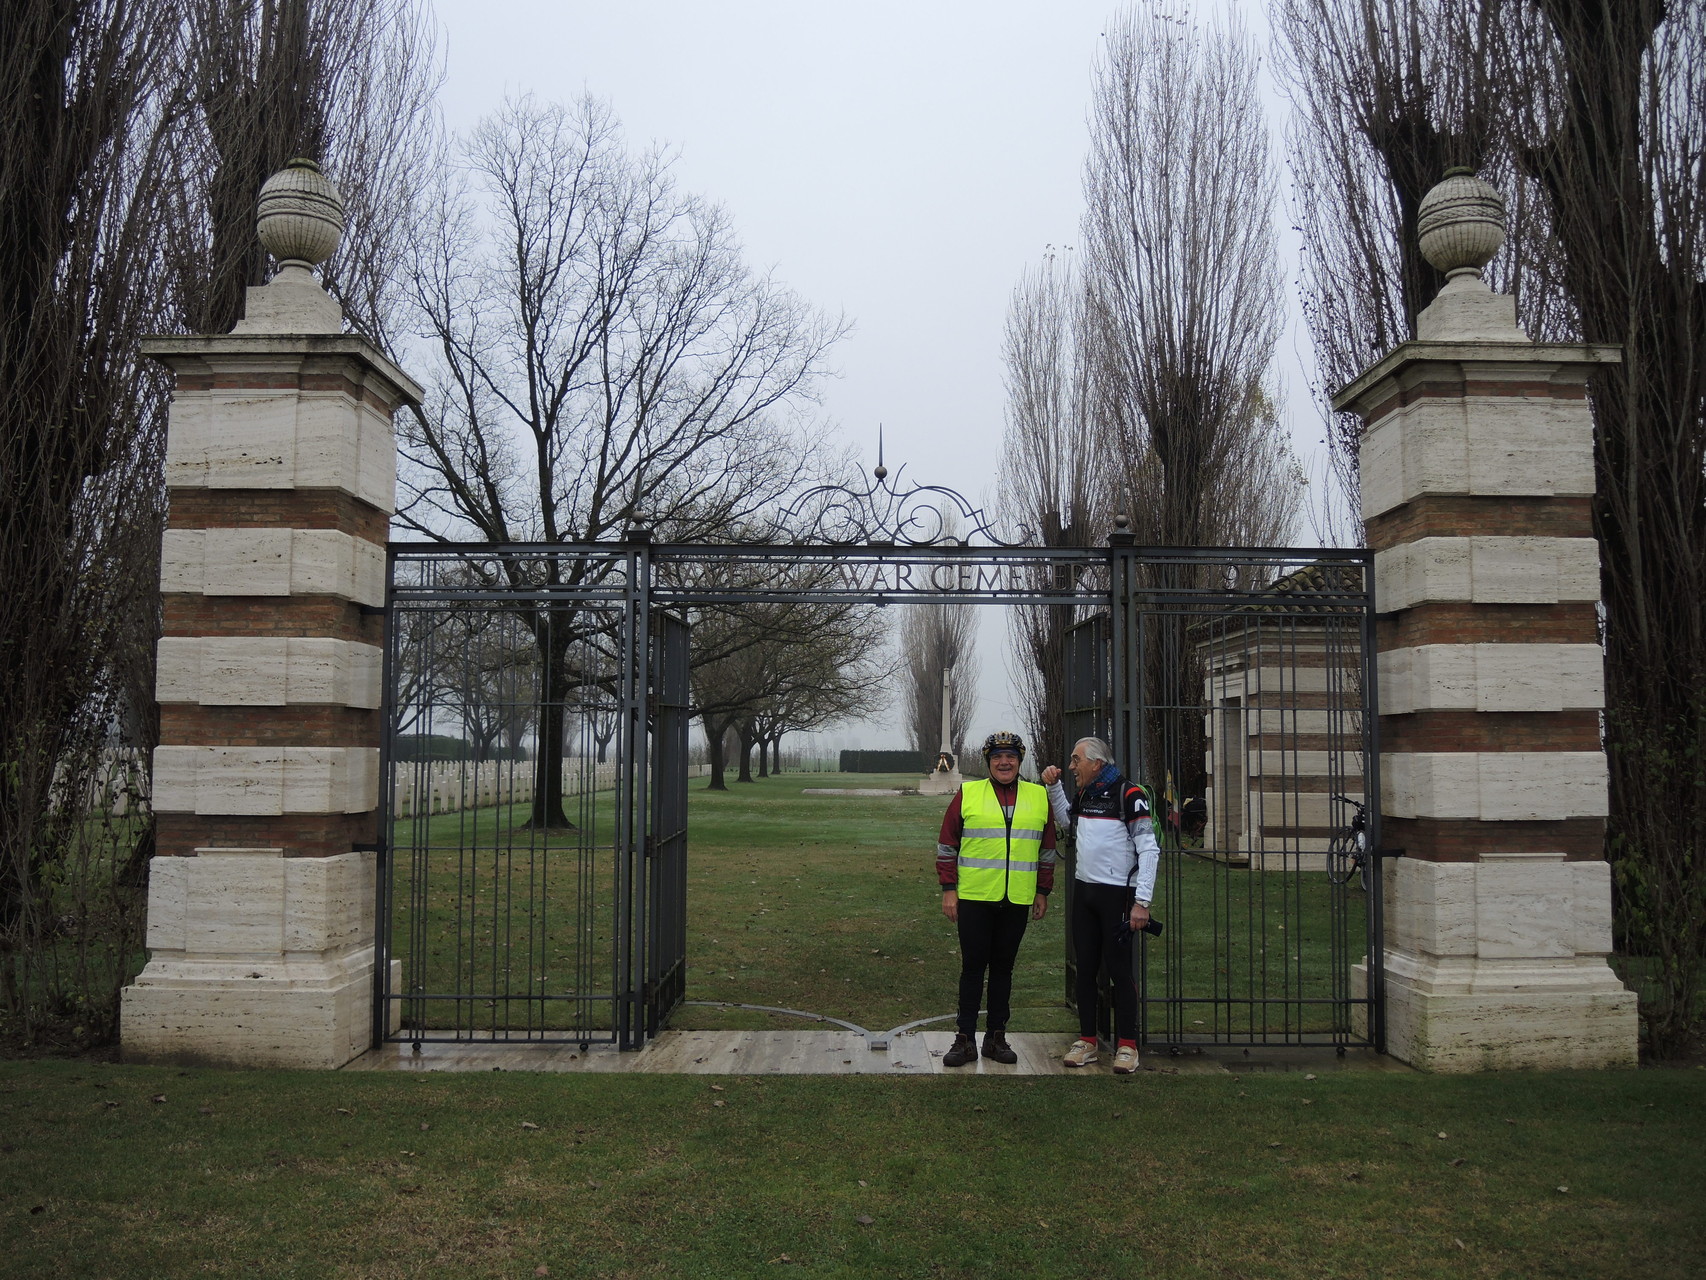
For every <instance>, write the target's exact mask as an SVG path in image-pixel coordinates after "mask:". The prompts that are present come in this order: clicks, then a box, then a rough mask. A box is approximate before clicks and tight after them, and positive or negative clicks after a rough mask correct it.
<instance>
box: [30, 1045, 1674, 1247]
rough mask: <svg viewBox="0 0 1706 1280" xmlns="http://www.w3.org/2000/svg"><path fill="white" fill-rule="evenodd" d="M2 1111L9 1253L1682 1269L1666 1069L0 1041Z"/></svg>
mask: <svg viewBox="0 0 1706 1280" xmlns="http://www.w3.org/2000/svg"><path fill="white" fill-rule="evenodd" d="M0 1131H3V1133H4V1137H3V1139H0V1250H3V1251H4V1252H3V1253H0V1257H3V1258H4V1259H5V1261H4V1262H0V1273H3V1274H5V1275H8V1276H37V1275H41V1276H46V1275H70V1276H100V1277H119V1278H123V1277H175V1276H188V1275H198V1276H238V1275H242V1276H253V1275H264V1276H268V1277H278V1278H295V1277H351V1278H356V1280H367V1278H369V1277H373V1278H378V1277H404V1276H439V1275H456V1276H467V1277H527V1276H536V1275H550V1276H609V1277H652V1276H660V1277H661V1276H672V1277H673V1276H689V1277H698V1276H708V1277H744V1276H788V1275H811V1276H822V1277H855V1276H856V1277H866V1276H894V1277H972V1276H979V1277H984V1276H999V1275H1015V1276H1104V1275H1118V1274H1152V1275H1166V1276H1168V1277H1179V1278H1185V1280H1191V1278H1195V1277H1217V1278H1219V1277H1279V1278H1282V1280H1283V1278H1288V1277H1305V1276H1309V1277H1315V1276H1358V1277H1362V1276H1392V1277H1415V1278H1417V1280H1431V1278H1433V1277H1441V1278H1447V1277H1449V1278H1450V1280H1465V1278H1467V1277H1522V1278H1524V1280H1526V1278H1529V1277H1553V1276H1557V1277H1566V1276H1567V1277H1572V1278H1580V1277H1625V1276H1642V1277H1671V1276H1675V1277H1692V1276H1697V1275H1700V1274H1702V1272H1703V1271H1706V1234H1703V1231H1706V1228H1703V1223H1706V1216H1703V1215H1702V1214H1701V1212H1700V1208H1701V1200H1700V1185H1701V1175H1702V1172H1703V1170H1702V1164H1703V1159H1702V1154H1701V1153H1702V1151H1703V1150H1706V1072H1696V1071H1647V1072H1639V1073H1637V1072H1624V1073H1557V1074H1507V1075H1484V1076H1474V1077H1428V1076H1418V1075H1387V1074H1380V1073H1371V1074H1367V1075H1360V1074H1350V1073H1340V1074H1334V1075H1331V1076H1325V1075H1324V1076H1322V1078H1320V1079H1319V1080H1309V1079H1307V1078H1305V1077H1304V1076H1301V1075H1296V1074H1292V1075H1283V1076H1254V1077H1249V1078H1244V1077H1231V1078H1229V1077H1224V1076H1222V1077H1203V1076H1170V1075H1166V1074H1160V1073H1155V1074H1141V1075H1138V1076H1136V1077H1132V1078H1130V1079H1115V1078H1113V1077H1109V1076H1101V1077H1095V1078H1089V1079H1075V1078H1032V1079H1001V1078H991V1077H983V1078H977V1077H973V1078H969V1079H942V1078H932V1079H905V1078H903V1079H889V1078H846V1077H842V1078H822V1077H819V1078H811V1077H749V1078H741V1077H734V1078H728V1077H725V1078H721V1079H719V1080H716V1081H708V1080H707V1079H705V1078H704V1077H656V1076H647V1077H639V1076H633V1077H630V1076H576V1077H563V1076H550V1075H522V1074H510V1073H503V1074H489V1075H462V1076H457V1075H450V1074H442V1075H441V1074H433V1075H426V1076H416V1075H401V1074H399V1075H383V1074H370V1073H349V1074H337V1073H329V1074H312V1073H300V1072H247V1073H244V1072H218V1071H178V1070H174V1069H169V1068H144V1067H124V1066H114V1065H106V1064H91V1063H66V1062H33V1063H0ZM541 1268H542V1269H543V1270H541Z"/></svg>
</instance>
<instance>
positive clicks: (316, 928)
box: [121, 161, 420, 1067]
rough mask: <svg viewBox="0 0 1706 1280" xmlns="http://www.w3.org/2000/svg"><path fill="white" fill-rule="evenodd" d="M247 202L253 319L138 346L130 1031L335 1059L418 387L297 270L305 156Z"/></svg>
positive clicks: (316, 1062) (183, 1048)
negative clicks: (155, 739) (140, 541)
mask: <svg viewBox="0 0 1706 1280" xmlns="http://www.w3.org/2000/svg"><path fill="white" fill-rule="evenodd" d="M259 215H260V216H259V225H260V232H261V239H262V243H263V244H264V245H265V246H266V247H267V249H268V251H269V252H270V253H272V255H273V256H274V257H275V258H277V259H278V260H279V269H278V271H277V273H276V274H275V275H274V277H273V279H272V281H271V282H270V283H269V284H267V285H265V286H262V287H259V288H251V289H250V290H249V292H248V300H247V307H246V317H245V319H244V320H243V321H242V322H240V323H239V324H238V325H237V327H236V329H235V330H234V331H233V332H232V333H229V334H224V335H219V336H196V337H169V338H154V339H151V340H149V341H148V342H147V343H146V344H145V346H144V350H145V351H146V352H147V353H148V354H149V355H151V356H153V357H154V358H155V359H157V360H160V361H161V362H163V363H164V364H165V365H166V366H167V367H168V368H170V369H171V370H172V372H173V374H174V375H175V377H176V383H175V390H174V392H173V396H172V406H171V419H170V425H169V429H168V434H167V449H166V484H167V492H168V498H169V516H168V521H167V529H166V533H165V538H164V544H163V547H162V556H161V568H160V591H161V597H162V606H163V615H164V635H163V636H162V638H161V640H160V646H159V677H158V699H159V702H160V715H161V724H160V746H159V748H158V749H157V750H156V752H155V755H154V785H153V803H154V812H155V816H156V822H157V836H156V842H157V856H156V857H155V858H154V859H153V861H152V863H151V864H150V872H149V877H150V878H149V889H148V934H147V946H148V950H149V960H148V964H147V967H145V968H144V969H143V971H142V972H141V974H140V975H138V977H137V979H136V981H135V983H134V984H133V985H131V986H130V987H127V988H126V989H125V991H124V1003H123V1017H122V1027H121V1031H122V1043H123V1049H124V1054H125V1057H126V1058H127V1059H131V1060H139V1061H164V1062H202V1063H220V1064H230V1065H244V1066H299V1067H337V1066H341V1065H342V1064H343V1063H345V1062H348V1061H349V1060H350V1059H351V1058H353V1057H355V1056H356V1055H358V1054H360V1053H361V1052H363V1051H364V1050H365V1049H366V1048H367V1047H368V1044H369V1043H370V1041H371V1038H372V1027H373V1021H372V1019H373V1014H372V1010H373V1007H374V981H373V979H374V945H373V944H374V919H375V911H374V906H375V858H376V854H375V852H374V850H375V848H376V842H377V841H378V839H379V836H380V833H379V831H378V810H379V787H380V778H379V742H380V712H379V707H380V701H381V652H382V644H383V636H384V632H383V625H384V624H383V616H382V612H381V609H382V606H383V604H384V593H385V543H386V537H387V528H388V525H389V520H390V515H391V512H392V509H393V496H394V486H395V480H396V443H395V438H394V437H393V434H392V428H391V416H392V414H393V412H394V411H395V410H396V409H397V408H398V407H399V406H401V405H403V404H405V403H409V402H413V401H415V400H417V399H418V397H419V395H420V390H419V388H418V387H417V386H416V385H415V384H414V383H413V382H412V381H411V380H410V379H409V378H408V376H407V375H405V374H404V373H403V372H402V371H401V370H399V369H398V368H397V367H396V366H395V365H394V364H392V363H391V362H390V361H389V360H387V359H386V358H385V357H384V356H383V355H382V354H381V353H380V352H379V351H378V350H377V349H376V348H375V347H374V346H373V345H372V344H371V343H369V342H367V341H366V340H365V339H362V338H358V337H354V336H351V335H346V334H344V333H342V332H341V330H342V327H343V316H342V313H341V311H340V310H339V308H338V305H337V304H336V302H334V301H333V300H332V299H331V298H330V297H329V296H328V295H327V294H326V293H325V291H324V290H323V289H322V288H321V287H320V285H319V283H318V281H316V279H315V278H314V275H313V272H312V269H311V268H312V267H313V266H314V265H315V264H317V263H319V262H322V261H324V260H325V259H326V258H327V257H329V256H330V255H331V253H332V251H333V250H334V249H335V248H336V246H337V243H338V239H339V237H340V235H341V233H342V229H343V206H342V202H341V200H340V199H339V197H338V193H337V191H336V189H335V188H334V187H333V186H332V184H331V183H330V182H329V181H327V180H326V178H325V177H324V176H322V175H321V173H320V172H319V169H318V167H317V166H315V165H313V164H312V163H311V162H307V161H292V162H291V165H290V167H288V168H286V169H285V170H283V171H282V172H281V173H279V174H276V175H274V176H273V178H271V179H270V180H269V181H268V182H267V184H266V185H265V186H264V187H263V188H262V190H261V196H260V202H259Z"/></svg>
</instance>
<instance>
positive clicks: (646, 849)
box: [640, 832, 658, 858]
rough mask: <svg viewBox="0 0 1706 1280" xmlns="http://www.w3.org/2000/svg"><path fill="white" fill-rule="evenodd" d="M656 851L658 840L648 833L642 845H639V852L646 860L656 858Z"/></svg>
mask: <svg viewBox="0 0 1706 1280" xmlns="http://www.w3.org/2000/svg"><path fill="white" fill-rule="evenodd" d="M657 851H658V838H657V837H656V836H655V835H652V834H651V833H649V832H648V833H647V834H646V838H645V841H644V843H643V844H641V846H640V852H641V854H642V855H643V856H645V857H647V858H653V857H656V856H657Z"/></svg>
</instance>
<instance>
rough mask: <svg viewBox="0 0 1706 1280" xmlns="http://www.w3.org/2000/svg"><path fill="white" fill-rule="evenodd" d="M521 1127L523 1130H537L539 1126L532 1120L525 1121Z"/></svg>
mask: <svg viewBox="0 0 1706 1280" xmlns="http://www.w3.org/2000/svg"><path fill="white" fill-rule="evenodd" d="M521 1127H522V1128H523V1129H537V1128H538V1127H539V1126H538V1125H536V1124H534V1123H533V1121H531V1120H523V1121H522V1122H521Z"/></svg>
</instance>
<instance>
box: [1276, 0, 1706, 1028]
mask: <svg viewBox="0 0 1706 1280" xmlns="http://www.w3.org/2000/svg"><path fill="white" fill-rule="evenodd" d="M1274 12H1275V25H1276V28H1277V29H1278V30H1279V31H1280V32H1281V34H1282V36H1283V38H1284V44H1285V46H1286V48H1287V51H1288V59H1287V61H1288V67H1289V75H1288V79H1289V80H1290V82H1291V85H1292V92H1293V95H1294V103H1295V105H1296V107H1297V110H1298V123H1297V124H1296V126H1295V127H1294V133H1293V146H1292V159H1293V165H1294V168H1295V171H1296V177H1297V180H1298V184H1299V192H1300V198H1299V201H1298V204H1297V211H1298V213H1299V215H1300V217H1301V218H1302V220H1303V230H1304V233H1305V239H1306V248H1307V260H1306V266H1305V270H1306V281H1307V290H1308V293H1309V296H1310V301H1311V306H1312V314H1311V316H1310V321H1311V328H1312V329H1313V330H1314V333H1315V338H1316V344H1317V354H1318V359H1319V361H1320V363H1321V366H1322V372H1323V376H1324V378H1325V380H1326V381H1327V383H1328V384H1329V385H1332V384H1334V383H1343V382H1347V381H1349V380H1350V379H1351V378H1353V377H1355V376H1356V374H1357V373H1358V372H1359V371H1360V369H1361V368H1362V367H1363V366H1364V365H1365V364H1367V363H1368V362H1369V361H1370V360H1372V359H1374V358H1376V357H1378V356H1379V355H1381V354H1383V353H1384V352H1385V351H1386V350H1387V349H1389V348H1390V347H1391V346H1393V345H1395V344H1396V343H1397V342H1399V341H1402V340H1404V339H1405V338H1408V337H1409V336H1411V333H1412V332H1413V328H1412V326H1413V321H1414V317H1415V315H1416V313H1417V312H1418V311H1419V310H1420V309H1421V308H1422V307H1423V306H1425V305H1426V304H1427V303H1428V302H1429V301H1430V300H1431V299H1432V296H1433V293H1434V290H1435V289H1436V288H1437V286H1438V284H1439V281H1438V279H1437V277H1435V276H1432V275H1431V274H1429V273H1428V269H1427V268H1426V266H1425V264H1421V263H1420V262H1419V258H1418V256H1417V249H1416V238H1415V209H1416V205H1417V203H1418V202H1419V200H1420V198H1421V196H1422V195H1423V194H1424V193H1425V192H1426V191H1427V189H1428V188H1429V187H1430V186H1432V185H1433V184H1434V183H1435V182H1437V181H1438V180H1439V178H1440V177H1441V176H1442V174H1443V171H1444V169H1445V168H1446V166H1448V165H1453V164H1466V165H1469V166H1472V167H1476V168H1479V169H1481V170H1482V171H1483V172H1486V173H1487V174H1488V175H1489V176H1490V177H1492V178H1493V180H1494V181H1495V182H1497V183H1498V184H1499V185H1500V186H1501V187H1503V188H1504V189H1505V191H1506V194H1507V196H1508V197H1509V204H1510V211H1511V226H1510V235H1509V239H1508V241H1507V247H1506V250H1505V252H1504V254H1502V255H1501V258H1500V259H1499V260H1496V261H1495V263H1494V264H1493V272H1492V274H1493V277H1494V283H1495V286H1496V287H1499V288H1502V289H1505V290H1507V291H1509V292H1513V293H1514V294H1515V295H1516V298H1517V306H1518V311H1519V314H1520V315H1521V317H1522V321H1523V324H1524V326H1525V327H1526V328H1527V330H1528V332H1529V333H1530V334H1531V335H1532V336H1534V337H1535V338H1537V339H1540V340H1576V339H1587V340H1590V341H1599V342H1613V343H1618V344H1620V345H1621V346H1622V347H1623V349H1624V363H1623V364H1622V365H1620V366H1617V367H1615V368H1614V369H1610V370H1606V371H1602V372H1601V373H1600V374H1599V375H1598V376H1597V377H1596V379H1595V383H1594V386H1593V395H1592V401H1591V403H1592V408H1593V413H1594V422H1595V428H1596V429H1595V457H1596V467H1597V480H1598V483H1597V490H1598V492H1597V497H1596V503H1595V527H1596V531H1597V533H1598V534H1599V537H1600V540H1601V545H1602V566H1603V570H1602V583H1603V591H1602V595H1603V599H1604V639H1605V646H1606V671H1607V679H1606V697H1607V710H1606V717H1605V734H1606V748H1607V752H1608V755H1609V758H1610V763H1611V821H1610V824H1609V828H1610V830H1609V842H1608V849H1609V852H1610V854H1611V856H1612V858H1613V861H1614V863H1615V866H1616V872H1617V877H1618V886H1619V895H1618V903H1617V905H1618V917H1617V923H1618V933H1619V937H1620V939H1621V940H1622V943H1623V944H1624V945H1626V946H1628V947H1630V948H1632V949H1633V950H1635V951H1636V952H1637V954H1638V955H1640V956H1641V957H1643V959H1642V961H1641V963H1644V964H1650V965H1651V966H1652V973H1651V976H1652V977H1653V978H1654V979H1655V981H1654V982H1653V983H1652V984H1651V985H1650V986H1649V987H1647V988H1646V989H1645V990H1644V991H1643V1016H1644V1017H1645V1019H1646V1023H1647V1029H1648V1032H1649V1036H1650V1039H1651V1042H1652V1043H1653V1045H1654V1046H1655V1047H1656V1048H1659V1049H1661V1050H1671V1049H1675V1048H1677V1047H1678V1046H1679V1045H1680V1044H1682V1043H1683V1042H1684V1040H1685V1039H1686V1037H1687V1035H1688V1034H1689V1031H1690V1028H1691V1026H1693V1025H1695V1024H1696V1023H1697V1020H1698V1018H1699V1013H1700V991H1701V978H1700V975H1701V974H1702V973H1703V972H1706V877H1702V876H1701V875H1700V872H1699V866H1700V859H1701V857H1702V850H1703V849H1706V765H1703V763H1702V761H1703V760H1706V750H1703V748H1702V743H1703V739H1706V728H1703V726H1706V680H1703V679H1702V677H1701V675H1700V673H1701V672H1702V671H1706V606H1703V605H1702V600H1703V598H1706V577H1703V575H1706V479H1703V476H1706V362H1703V360H1702V358H1701V353H1702V351H1706V300H1703V298H1702V289H1701V283H1700V282H1701V278H1702V276H1703V274H1706V270H1703V267H1702V261H1703V255H1706V250H1703V248H1702V246H1703V245H1706V234H1703V232H1706V205H1703V203H1702V197H1701V189H1702V183H1701V175H1700V170H1699V157H1700V155H1701V153H1702V150H1703V148H1706V10H1703V9H1702V7H1701V6H1700V5H1697V4H1695V5H1675V4H1666V3H1663V2H1662V0H1631V2H1630V3H1622V4H1597V3H1596V4H1578V3H1571V2H1569V0H1512V2H1509V3H1491V2H1490V0H1278V2H1277V3H1276V4H1275V5H1274ZM1334 444H1335V447H1336V449H1337V450H1338V457H1337V463H1338V468H1339V470H1340V472H1341V474H1344V475H1345V476H1346V478H1347V484H1348V485H1349V486H1351V487H1352V492H1354V480H1355V477H1354V470H1352V468H1354V459H1355V444H1356V425H1355V423H1354V421H1344V420H1342V421H1341V422H1340V424H1339V425H1338V426H1337V427H1336V428H1335V431H1334Z"/></svg>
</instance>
